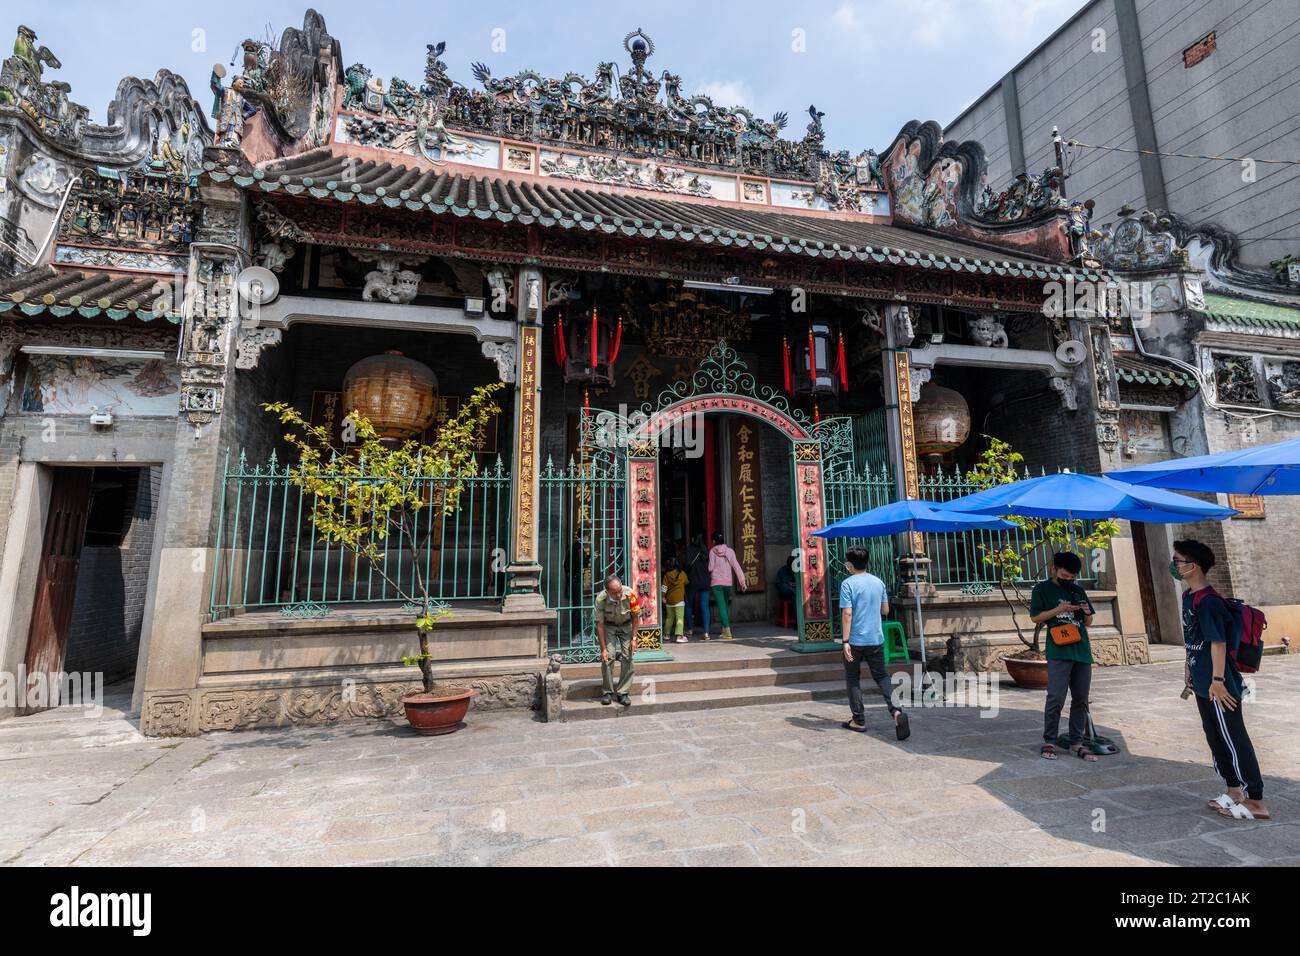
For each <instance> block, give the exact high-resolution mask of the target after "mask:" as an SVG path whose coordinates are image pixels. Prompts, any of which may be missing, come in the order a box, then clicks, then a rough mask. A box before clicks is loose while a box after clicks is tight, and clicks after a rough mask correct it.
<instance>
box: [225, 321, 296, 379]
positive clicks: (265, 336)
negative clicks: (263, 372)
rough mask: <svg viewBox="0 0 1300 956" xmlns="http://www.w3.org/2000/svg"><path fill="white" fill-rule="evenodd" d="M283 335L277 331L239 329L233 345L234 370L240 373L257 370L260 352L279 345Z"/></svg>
mask: <svg viewBox="0 0 1300 956" xmlns="http://www.w3.org/2000/svg"><path fill="white" fill-rule="evenodd" d="M283 335H284V333H283V332H281V331H280V330H279V329H262V328H252V329H247V328H245V329H241V330H240V335H239V340H238V341H237V342H236V343H235V368H237V369H240V370H241V371H248V370H251V369H255V368H257V365H258V362H259V361H261V358H262V351H263V350H264V349H267V348H273V347H274V346H277V345H279V344H280V340H281V338H282V337H283Z"/></svg>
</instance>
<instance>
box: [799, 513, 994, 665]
mask: <svg viewBox="0 0 1300 956" xmlns="http://www.w3.org/2000/svg"><path fill="white" fill-rule="evenodd" d="M1014 527H1015V525H1014V524H1012V523H1011V522H1009V521H1003V520H1002V519H1001V518H997V517H992V518H990V517H986V516H984V515H965V514H959V513H956V512H950V511H946V510H944V509H942V508H939V507H937V506H936V505H935V503H934V502H932V501H918V500H917V499H915V498H904V499H903V500H902V501H894V502H891V503H890V504H887V505H881V506H880V507H879V508H872V509H871V510H870V511H864V512H862V513H861V514H856V515H853V516H852V517H851V518H844V519H843V520H841V521H837V522H835V523H834V524H831V525H827V526H826V527H825V528H821V529H819V530H817V531H814V532H813V534H814V535H815V536H817V537H819V538H879V537H883V536H884V535H887V534H898V533H899V532H903V531H906V532H908V535H907V550H908V556H909V557H912V558H914V557H915V555H914V553H913V551H912V533H913V532H917V531H922V532H926V531H928V532H934V533H941V532H945V531H969V530H978V529H990V528H991V529H997V528H1014ZM915 590H916V631H917V638H918V640H919V641H920V644H921V663H922V664H924V663H925V626H924V624H923V622H922V618H921V592H920V589H915ZM845 640H848V636H847V635H846V636H845Z"/></svg>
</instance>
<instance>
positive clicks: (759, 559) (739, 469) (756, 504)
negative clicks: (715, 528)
mask: <svg viewBox="0 0 1300 956" xmlns="http://www.w3.org/2000/svg"><path fill="white" fill-rule="evenodd" d="M760 427H762V426H759V425H756V424H755V423H753V422H751V421H748V420H746V419H744V418H733V419H731V421H730V422H729V424H728V428H729V430H730V433H731V434H730V438H731V522H732V540H733V541H734V542H735V548H736V557H737V558H739V559H740V566H741V567H742V568H744V570H745V580H746V581H747V582H748V584H749V587H747V588H745V590H746V591H762V590H764V589H765V588H766V586H767V574H766V570H767V569H766V562H765V560H764V549H763V480H762V472H761V465H760V464H759V454H758V448H759V428H760Z"/></svg>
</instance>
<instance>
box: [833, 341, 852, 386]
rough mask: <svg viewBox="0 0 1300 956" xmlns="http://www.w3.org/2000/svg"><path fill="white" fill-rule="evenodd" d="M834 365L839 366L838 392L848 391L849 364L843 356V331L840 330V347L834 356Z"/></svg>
mask: <svg viewBox="0 0 1300 956" xmlns="http://www.w3.org/2000/svg"><path fill="white" fill-rule="evenodd" d="M835 364H836V365H838V366H839V371H840V392H841V393H843V392H847V391H848V390H849V362H848V359H847V358H846V357H845V354H844V330H843V329H841V330H840V347H839V351H838V353H837V354H836V356H835Z"/></svg>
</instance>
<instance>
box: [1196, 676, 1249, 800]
mask: <svg viewBox="0 0 1300 956" xmlns="http://www.w3.org/2000/svg"><path fill="white" fill-rule="evenodd" d="M1196 707H1197V709H1198V710H1199V711H1200V712H1201V726H1202V727H1204V728H1205V740H1206V743H1208V744H1209V745H1210V754H1211V756H1212V757H1213V758H1214V772H1215V773H1217V774H1218V775H1219V776H1220V777H1222V778H1223V782H1224V783H1226V784H1227V785H1228V786H1229V787H1244V788H1245V790H1246V796H1247V797H1248V798H1250V799H1251V800H1262V799H1264V778H1263V777H1262V776H1260V772H1259V761H1258V760H1256V759H1255V747H1254V745H1253V744H1251V742H1250V735H1249V734H1247V733H1246V719H1245V717H1244V716H1242V713H1241V710H1242V705H1241V702H1240V701H1238V702H1237V709H1236V710H1225V709H1224V708H1223V707H1222V706H1220V705H1219V704H1217V703H1215V702H1214V701H1212V700H1210V699H1209V698H1208V697H1200V696H1198V697H1197V698H1196Z"/></svg>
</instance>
